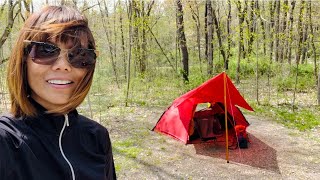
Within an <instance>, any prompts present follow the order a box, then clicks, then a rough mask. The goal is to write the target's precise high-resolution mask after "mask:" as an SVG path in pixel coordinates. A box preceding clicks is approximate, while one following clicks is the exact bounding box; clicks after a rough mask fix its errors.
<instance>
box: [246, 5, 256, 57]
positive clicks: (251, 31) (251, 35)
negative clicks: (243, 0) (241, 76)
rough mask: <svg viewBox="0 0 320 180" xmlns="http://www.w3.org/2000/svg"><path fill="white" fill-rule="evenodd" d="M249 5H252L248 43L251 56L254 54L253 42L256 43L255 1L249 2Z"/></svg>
mask: <svg viewBox="0 0 320 180" xmlns="http://www.w3.org/2000/svg"><path fill="white" fill-rule="evenodd" d="M249 3H250V11H251V13H250V19H248V21H247V22H248V23H247V24H248V26H247V27H248V35H249V41H248V56H250V55H251V52H252V46H253V41H254V32H253V31H254V26H253V25H254V24H255V23H254V11H255V9H254V4H255V3H254V1H253V0H249Z"/></svg>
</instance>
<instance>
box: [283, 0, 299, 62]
mask: <svg viewBox="0 0 320 180" xmlns="http://www.w3.org/2000/svg"><path fill="white" fill-rule="evenodd" d="M295 5H296V2H295V1H294V0H293V1H292V2H291V10H290V21H289V24H290V25H289V26H290V28H289V30H288V39H287V43H286V44H287V45H286V47H287V51H288V55H287V57H288V63H289V64H291V55H292V48H291V46H292V41H293V38H292V37H293V11H294V8H295ZM285 54H286V53H285Z"/></svg>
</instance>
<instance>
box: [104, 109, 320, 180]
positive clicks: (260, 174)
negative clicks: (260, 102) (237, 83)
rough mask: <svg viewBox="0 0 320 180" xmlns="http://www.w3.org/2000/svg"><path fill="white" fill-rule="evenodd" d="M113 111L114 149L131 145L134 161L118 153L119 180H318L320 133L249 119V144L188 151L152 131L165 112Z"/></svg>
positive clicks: (187, 147)
mask: <svg viewBox="0 0 320 180" xmlns="http://www.w3.org/2000/svg"><path fill="white" fill-rule="evenodd" d="M121 111H126V112H129V113H123V112H120V111H119V110H115V109H113V110H112V109H111V110H110V111H109V114H108V115H107V116H108V119H107V121H106V122H105V123H103V122H102V123H103V124H105V125H106V126H107V128H108V129H109V131H110V134H111V138H112V141H113V143H114V144H119V143H118V142H122V141H126V140H128V139H129V140H131V141H134V142H136V143H133V144H132V146H126V147H124V148H128V149H130V148H133V147H134V148H136V149H138V153H137V156H134V157H132V156H130V155H129V154H128V153H125V152H126V151H124V150H123V149H122V150H120V148H121V147H119V146H117V147H115V148H114V156H115V163H116V166H117V167H120V168H118V170H117V176H118V179H139V180H140V179H148V180H149V179H166V180H167V179H314V180H316V179H320V136H319V135H320V132H319V129H314V130H313V131H310V132H300V131H298V130H294V129H288V128H286V127H284V126H283V125H281V124H278V123H276V122H274V121H272V120H270V119H266V118H262V117H257V116H254V115H246V117H247V120H248V121H249V123H250V124H251V125H250V126H249V127H248V132H249V136H250V141H251V143H250V144H249V148H248V149H235V150H230V151H229V163H227V161H226V150H225V144H224V143H220V142H211V143H202V144H193V145H184V144H183V143H181V142H180V141H177V140H175V139H172V138H170V137H168V136H165V135H162V134H159V133H156V132H153V131H150V129H152V128H153V126H154V125H155V124H156V122H157V120H158V119H159V117H160V116H161V114H162V113H163V111H164V109H163V108H151V109H150V108H137V107H131V108H128V109H125V110H121Z"/></svg>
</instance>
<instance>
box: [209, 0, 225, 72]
mask: <svg viewBox="0 0 320 180" xmlns="http://www.w3.org/2000/svg"><path fill="white" fill-rule="evenodd" d="M214 7H215V4H214ZM212 9H213V10H212V17H213V21H214V25H215V27H216V33H217V38H218V42H219V49H220V53H221V55H222V57H223V62H224V69H225V70H227V58H226V53H225V51H224V48H223V44H222V37H221V29H220V25H219V22H218V18H217V16H216V9H215V8H212Z"/></svg>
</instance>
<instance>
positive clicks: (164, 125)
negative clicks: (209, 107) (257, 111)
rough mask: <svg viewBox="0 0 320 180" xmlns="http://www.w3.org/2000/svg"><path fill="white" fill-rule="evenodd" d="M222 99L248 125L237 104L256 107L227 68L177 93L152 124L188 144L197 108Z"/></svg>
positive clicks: (233, 115)
mask: <svg viewBox="0 0 320 180" xmlns="http://www.w3.org/2000/svg"><path fill="white" fill-rule="evenodd" d="M207 102H209V103H212V104H214V103H217V102H219V103H222V104H223V105H226V106H227V112H228V113H229V114H230V115H231V116H232V117H233V119H234V121H235V123H236V124H240V125H244V126H245V127H247V126H249V123H248V122H247V121H246V120H245V118H244V116H243V115H242V113H241V111H240V110H239V109H238V107H237V106H239V107H242V108H245V109H247V110H250V111H253V109H252V108H251V107H250V105H249V104H248V103H247V102H246V101H245V100H244V98H243V97H242V96H241V95H240V93H239V91H238V90H237V88H236V87H235V86H234V85H233V83H232V82H231V80H230V78H229V77H228V76H227V75H226V73H225V72H222V73H220V74H218V75H217V76H215V77H213V78H211V79H210V80H208V81H206V82H205V83H203V84H202V85H200V86H198V87H197V88H195V89H193V90H191V91H189V92H187V93H186V94H184V95H182V96H180V97H178V98H177V99H175V100H174V101H173V103H172V105H171V106H170V107H169V108H168V109H167V110H166V111H165V112H164V113H163V114H162V116H161V117H160V119H159V121H158V122H157V124H156V125H155V127H154V128H153V130H154V131H157V132H160V133H164V134H167V135H170V136H172V137H174V138H177V139H178V140H181V141H182V142H184V143H185V144H188V143H189V134H188V130H189V126H190V122H191V120H192V118H193V115H194V112H195V109H196V107H197V105H198V104H200V103H207Z"/></svg>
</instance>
